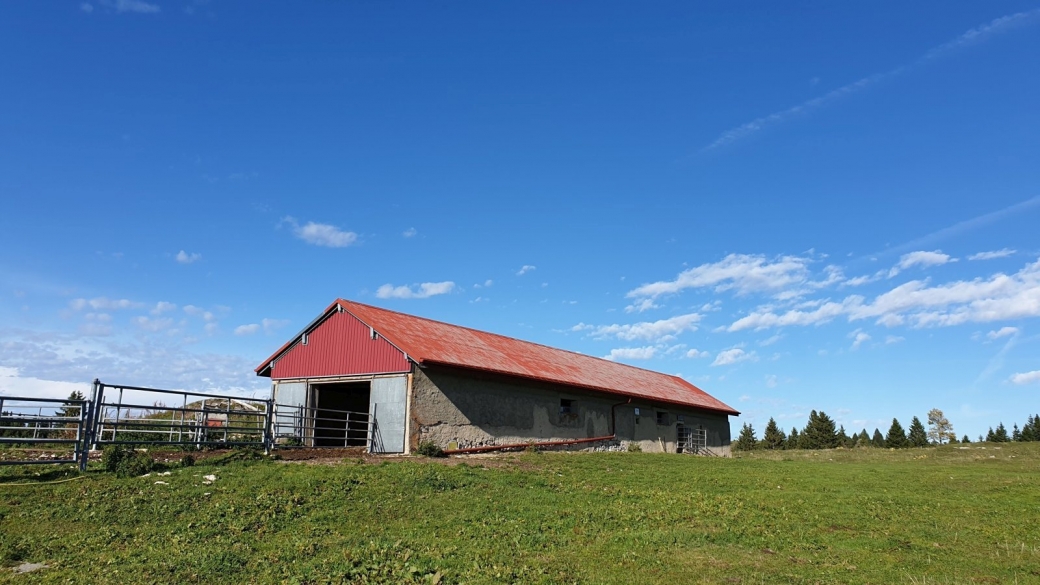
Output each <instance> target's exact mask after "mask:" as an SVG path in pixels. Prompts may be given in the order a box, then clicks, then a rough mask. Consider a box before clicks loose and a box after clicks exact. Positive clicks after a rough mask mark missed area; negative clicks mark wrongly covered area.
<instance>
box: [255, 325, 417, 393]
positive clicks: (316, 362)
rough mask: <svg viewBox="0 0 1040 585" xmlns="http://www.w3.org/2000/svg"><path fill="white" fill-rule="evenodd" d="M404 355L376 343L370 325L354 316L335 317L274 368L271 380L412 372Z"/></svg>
mask: <svg viewBox="0 0 1040 585" xmlns="http://www.w3.org/2000/svg"><path fill="white" fill-rule="evenodd" d="M410 369H411V367H410V366H409V364H408V359H407V358H406V357H405V355H404V352H402V351H400V350H399V349H397V348H396V347H394V346H393V345H391V344H390V343H389V342H388V341H387V340H385V339H383V337H382V336H381V335H379V336H376V338H375V339H372V334H371V330H370V329H369V327H368V325H365V324H364V323H362V322H361V321H358V319H357V317H354V316H353V315H351V314H350V313H346V312H343V313H334V314H333V315H332V316H331V317H329V318H328V319H326V320H325V321H324V322H322V323H321V324H320V325H318V326H317V327H316V328H315V329H314V330H312V331H311V332H310V333H309V334H308V335H307V344H306V345H304V344H303V343H297V344H296V345H295V346H293V347H292V348H291V349H290V350H289V351H287V352H285V353H284V354H283V355H282V356H281V357H279V358H278V360H277V361H276V362H275V364H274V368H273V369H272V371H271V378H272V379H274V380H278V379H285V378H319V377H327V376H349V375H356V374H388V373H396V372H408V371H409V370H410Z"/></svg>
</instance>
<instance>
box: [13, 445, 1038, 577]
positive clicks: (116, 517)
mask: <svg viewBox="0 0 1040 585" xmlns="http://www.w3.org/2000/svg"><path fill="white" fill-rule="evenodd" d="M449 462H450V463H455V462H456V460H451V461H449ZM485 465H486V466H487V468H484V467H483V466H485ZM211 473H212V474H215V475H217V477H218V479H217V481H216V482H215V483H214V484H213V485H204V484H203V483H202V481H201V480H202V476H204V475H206V474H211ZM35 474H42V475H40V476H37V475H35ZM65 474H70V475H69V477H72V476H74V475H75V473H74V472H72V471H67V472H66V471H60V472H59V471H56V470H53V469H46V468H43V469H41V468H36V469H33V470H28V469H27V468H22V469H7V470H2V471H0V563H2V564H3V565H4V566H12V565H15V564H18V563H20V562H44V563H47V564H48V565H50V568H47V569H44V570H41V571H38V572H34V573H29V574H24V575H14V574H13V573H9V572H8V571H6V570H4V571H2V572H0V582H8V581H9V582H18V583H22V582H24V583H36V582H41V583H51V582H53V583H58V582H77V583H87V582H89V583H179V582H186V583H190V582H206V583H242V582H259V583H340V582H358V583H364V582H385V583H410V582H414V583H432V582H441V583H455V582H467V583H502V582H524V583H527V582H530V583H573V582H582V583H631V582H639V583H655V582H660V583H677V582H685V583H699V582H704V583H878V584H884V583H1040V444H1036V443H1034V444H1015V445H1003V446H1002V448H1000V449H999V450H998V449H994V446H993V445H988V446H987V448H986V449H984V450H983V449H979V448H977V447H975V446H972V448H970V449H967V450H961V449H957V448H956V446H954V447H943V448H938V449H914V450H905V451H886V450H854V451H843V450H839V451H818V452H781V453H774V454H757V453H756V454H751V455H746V456H742V457H738V458H734V459H718V458H715V459H711V458H695V457H686V456H676V455H653V454H646V453H596V454H573V453H533V454H521V455H513V456H507V457H505V458H498V459H493V460H485V459H472V460H467V461H466V463H465V464H459V465H446V464H445V463H444V460H438V461H431V460H416V461H406V462H393V463H383V464H364V463H359V462H357V461H345V462H343V463H339V464H334V465H308V464H298V463H283V462H275V461H256V462H249V461H242V462H232V463H228V464H226V465H223V466H217V465H214V464H212V463H207V462H206V461H200V462H199V464H198V466H196V467H191V468H185V469H177V470H172V473H171V475H169V476H156V475H154V474H153V475H152V476H151V477H148V478H129V479H119V478H116V477H115V476H113V475H109V474H102V473H98V472H88V473H87V474H85V476H84V477H83V478H82V479H76V480H73V481H68V482H65V483H54V484H40V483H35V485H32V486H15V485H12V484H13V483H20V482H39V481H40V480H41V479H43V480H60V479H61V478H62V476H64V475H65ZM155 481H166V482H169V485H156V484H155V483H154V482H155ZM206 494H209V495H206Z"/></svg>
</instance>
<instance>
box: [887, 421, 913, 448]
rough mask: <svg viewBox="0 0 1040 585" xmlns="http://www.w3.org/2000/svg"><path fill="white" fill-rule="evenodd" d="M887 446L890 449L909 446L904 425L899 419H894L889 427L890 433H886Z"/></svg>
mask: <svg viewBox="0 0 1040 585" xmlns="http://www.w3.org/2000/svg"><path fill="white" fill-rule="evenodd" d="M885 446H886V447H888V448H890V449H903V448H906V447H908V446H909V444H908V443H907V442H906V432H905V431H903V425H901V424H899V420H898V419H895V418H893V419H892V426H891V427H889V428H888V434H887V435H885Z"/></svg>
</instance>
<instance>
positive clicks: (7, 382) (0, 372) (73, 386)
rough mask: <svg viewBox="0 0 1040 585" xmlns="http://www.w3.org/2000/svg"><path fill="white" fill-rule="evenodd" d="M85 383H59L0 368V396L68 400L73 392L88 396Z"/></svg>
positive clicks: (88, 388)
mask: <svg viewBox="0 0 1040 585" xmlns="http://www.w3.org/2000/svg"><path fill="white" fill-rule="evenodd" d="M90 389H91V386H90V384H89V383H87V382H59V381H54V380H41V379H39V378H35V377H26V376H22V375H21V374H20V372H19V368H11V367H2V366H0V395H6V396H31V397H33V398H68V396H69V395H70V394H72V393H73V392H77V391H78V392H82V393H83V394H84V395H85V396H89V395H90Z"/></svg>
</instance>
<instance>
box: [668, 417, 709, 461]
mask: <svg viewBox="0 0 1040 585" xmlns="http://www.w3.org/2000/svg"><path fill="white" fill-rule="evenodd" d="M676 434H677V441H676V449H675V451H676V452H677V453H692V454H694V455H698V454H702V453H708V433H707V431H705V430H704V429H692V428H690V427H688V426H685V425H681V424H680V425H678V427H676Z"/></svg>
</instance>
